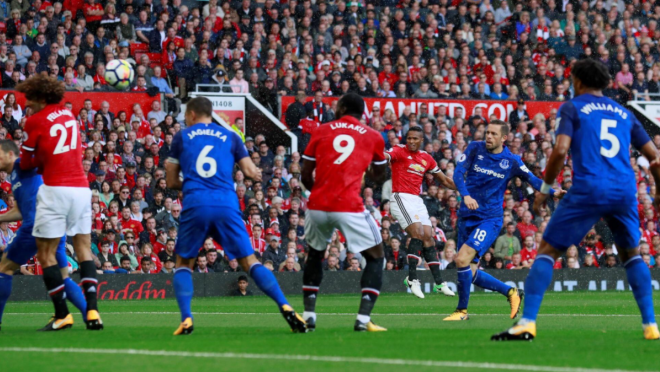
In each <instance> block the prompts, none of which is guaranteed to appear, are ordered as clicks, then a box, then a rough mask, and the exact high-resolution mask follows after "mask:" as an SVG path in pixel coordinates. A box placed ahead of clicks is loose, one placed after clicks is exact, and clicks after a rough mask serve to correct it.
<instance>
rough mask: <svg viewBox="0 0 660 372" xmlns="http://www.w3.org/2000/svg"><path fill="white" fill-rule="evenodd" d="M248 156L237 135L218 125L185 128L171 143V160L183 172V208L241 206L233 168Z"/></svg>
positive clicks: (197, 125) (198, 125)
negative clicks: (235, 188) (176, 163)
mask: <svg viewBox="0 0 660 372" xmlns="http://www.w3.org/2000/svg"><path fill="white" fill-rule="evenodd" d="M245 157H248V152H247V149H246V148H245V145H244V144H243V141H242V140H241V139H240V138H239V137H238V135H237V134H236V132H234V131H231V130H228V129H225V128H224V127H222V126H220V125H217V124H203V123H202V124H196V125H192V126H190V127H188V128H185V129H182V130H181V131H180V132H179V133H177V134H176V135H175V136H174V139H173V140H172V149H171V150H170V158H169V161H173V162H178V163H179V165H180V167H181V172H182V173H183V205H184V206H185V207H186V208H188V207H195V206H204V205H220V206H236V207H237V206H238V198H237V197H236V192H235V190H234V180H233V172H234V165H235V164H236V163H237V162H238V161H240V160H241V159H243V158H245Z"/></svg>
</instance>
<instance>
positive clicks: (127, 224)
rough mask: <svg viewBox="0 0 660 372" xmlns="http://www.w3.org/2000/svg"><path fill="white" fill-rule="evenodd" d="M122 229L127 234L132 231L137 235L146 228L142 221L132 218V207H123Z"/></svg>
mask: <svg viewBox="0 0 660 372" xmlns="http://www.w3.org/2000/svg"><path fill="white" fill-rule="evenodd" d="M119 222H120V223H121V231H122V232H123V233H124V234H126V233H127V232H132V233H133V234H134V235H135V236H139V235H140V233H141V232H142V231H144V228H143V227H142V224H141V223H140V221H136V220H133V219H131V208H130V207H123V208H122V209H121V221H119Z"/></svg>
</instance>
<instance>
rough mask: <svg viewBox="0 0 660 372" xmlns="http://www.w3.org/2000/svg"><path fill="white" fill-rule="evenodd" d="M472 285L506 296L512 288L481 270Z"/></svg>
mask: <svg viewBox="0 0 660 372" xmlns="http://www.w3.org/2000/svg"><path fill="white" fill-rule="evenodd" d="M472 283H473V284H475V285H478V286H479V287H481V288H484V289H488V290H491V291H495V292H499V293H501V294H503V295H505V296H506V295H508V294H509V291H510V290H511V287H510V286H508V285H506V284H504V283H502V282H501V281H499V280H497V279H495V277H493V276H492V275H490V274H488V273H486V272H484V271H481V270H477V272H476V274H475V275H474V279H473V280H472Z"/></svg>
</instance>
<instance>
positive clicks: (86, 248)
mask: <svg viewBox="0 0 660 372" xmlns="http://www.w3.org/2000/svg"><path fill="white" fill-rule="evenodd" d="M61 189H63V190H61V191H60V192H61V198H62V199H63V200H64V202H65V203H69V205H70V206H71V207H70V209H69V211H68V213H67V215H66V235H67V236H71V237H73V250H74V251H75V252H76V257H77V258H78V262H79V265H80V284H81V285H82V287H83V292H84V293H85V300H86V301H87V311H86V313H87V314H86V315H85V325H86V326H87V329H89V330H101V329H103V321H102V320H101V316H100V314H99V308H98V302H97V294H98V280H97V279H96V265H95V264H94V256H93V254H92V238H91V233H92V227H91V225H90V224H89V221H90V220H91V218H92V205H91V202H90V200H92V191H91V190H90V189H87V188H82V187H66V188H61ZM37 210H38V207H37ZM35 226H36V225H35ZM62 235H64V234H62Z"/></svg>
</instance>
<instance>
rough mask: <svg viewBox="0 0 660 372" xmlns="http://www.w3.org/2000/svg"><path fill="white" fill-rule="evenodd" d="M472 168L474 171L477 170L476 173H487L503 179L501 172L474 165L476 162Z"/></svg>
mask: <svg viewBox="0 0 660 372" xmlns="http://www.w3.org/2000/svg"><path fill="white" fill-rule="evenodd" d="M473 169H474V171H475V172H478V173H483V174H487V175H489V176H493V177H497V178H502V179H504V175H503V174H502V173H497V172H495V171H493V170H491V169H484V168H481V167H480V166H478V165H476V164H475V165H474V168H473Z"/></svg>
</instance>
